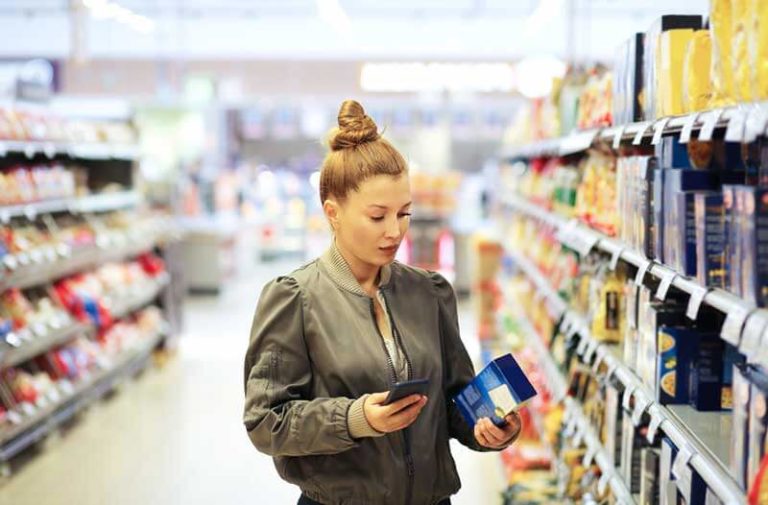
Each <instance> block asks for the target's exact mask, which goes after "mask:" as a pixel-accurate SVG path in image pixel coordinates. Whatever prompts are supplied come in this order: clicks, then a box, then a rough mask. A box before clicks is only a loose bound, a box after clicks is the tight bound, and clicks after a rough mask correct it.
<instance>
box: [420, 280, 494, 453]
mask: <svg viewBox="0 0 768 505" xmlns="http://www.w3.org/2000/svg"><path fill="white" fill-rule="evenodd" d="M430 276H431V279H432V284H433V287H434V289H435V295H436V297H437V304H438V309H439V312H440V316H439V317H440V341H441V345H442V347H443V370H444V372H443V373H444V388H445V399H446V400H445V401H446V403H447V410H448V429H449V433H450V436H451V438H455V439H457V440H458V441H459V442H461V443H462V444H463V445H465V446H467V447H469V448H470V449H472V450H474V451H482V452H490V451H494V450H495V449H489V448H487V447H483V446H482V445H480V444H479V443H478V442H477V440H476V439H475V432H474V428H475V427H474V426H469V425H468V424H467V422H466V421H465V420H464V416H462V415H461V412H460V411H459V408H458V406H456V403H455V402H454V401H453V397H454V396H456V395H457V394H459V393H460V392H461V390H462V389H464V387H465V386H466V385H467V384H469V383H470V382H472V379H474V378H475V368H474V366H473V365H472V360H471V359H470V358H469V353H467V349H466V347H464V343H463V342H462V341H461V335H460V333H459V314H458V311H457V307H456V295H455V294H454V292H453V288H452V287H451V285H450V284H449V283H448V281H447V280H445V278H444V277H443V276H442V275H440V274H438V273H435V272H430Z"/></svg>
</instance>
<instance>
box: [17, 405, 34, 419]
mask: <svg viewBox="0 0 768 505" xmlns="http://www.w3.org/2000/svg"><path fill="white" fill-rule="evenodd" d="M19 406H20V407H21V411H22V412H23V413H24V415H25V416H27V417H31V416H34V415H35V414H36V413H37V408H35V406H34V405H32V404H31V403H29V402H23V403H21V404H20V405H19Z"/></svg>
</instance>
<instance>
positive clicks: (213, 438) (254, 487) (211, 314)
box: [0, 264, 502, 505]
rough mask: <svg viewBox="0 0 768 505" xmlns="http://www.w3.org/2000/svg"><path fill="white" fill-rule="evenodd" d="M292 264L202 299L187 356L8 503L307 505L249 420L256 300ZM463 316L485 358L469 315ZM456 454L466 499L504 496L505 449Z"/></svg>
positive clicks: (9, 491) (67, 441) (81, 429)
mask: <svg viewBox="0 0 768 505" xmlns="http://www.w3.org/2000/svg"><path fill="white" fill-rule="evenodd" d="M292 266H293V265H286V264H271V265H266V266H262V267H258V268H257V269H255V271H254V272H253V273H252V274H249V275H248V276H247V278H244V279H240V280H239V281H237V283H236V284H235V285H234V286H232V287H231V288H230V289H228V290H227V291H225V292H224V293H223V294H222V295H221V296H220V297H218V298H214V297H210V298H192V299H190V300H189V302H188V304H187V305H186V313H187V319H186V320H187V326H186V331H185V334H184V335H183V337H182V340H181V347H180V352H179V354H178V355H177V356H176V357H175V358H173V359H172V360H171V361H170V362H169V363H167V364H166V365H165V366H164V367H163V368H157V367H155V368H152V369H150V370H147V371H145V372H144V373H143V375H142V376H141V377H140V378H139V379H138V380H137V381H134V382H131V383H130V384H126V385H125V386H124V387H122V389H121V390H120V391H119V392H118V393H117V394H116V395H114V397H112V398H111V399H110V400H107V401H104V402H101V403H100V404H98V405H97V406H95V407H94V408H92V409H91V410H90V411H89V412H86V413H85V415H83V416H81V419H79V421H78V422H76V423H75V424H74V425H73V426H72V428H71V429H70V430H69V431H68V432H67V433H66V435H65V436H63V437H61V438H60V439H58V440H55V441H51V443H49V444H48V445H47V447H46V448H45V450H43V451H41V452H40V454H38V455H37V456H36V457H34V458H32V459H31V460H30V461H29V463H28V464H26V465H25V466H24V467H23V468H22V469H21V470H20V471H19V473H18V474H16V475H15V476H14V477H13V478H12V479H11V480H10V481H9V482H8V483H7V484H6V485H4V486H2V487H0V504H2V505H6V504H7V505H11V504H13V505H33V504H34V505H37V504H40V503H44V504H46V505H65V504H66V505H70V504H73V503H77V504H78V505H106V504H109V505H129V504H130V505H136V504H142V505H155V504H157V505H167V504H179V505H181V504H184V505H194V504H210V503H222V504H247V503H269V504H291V503H295V502H296V499H297V496H298V493H297V490H296V489H295V488H294V487H292V486H289V485H287V484H285V483H283V482H282V481H281V480H280V479H279V478H278V477H277V473H276V472H275V470H274V467H273V466H272V461H271V459H270V458H268V457H266V456H263V455H261V454H259V453H258V452H257V451H256V450H255V449H254V448H253V447H252V446H251V445H250V443H249V442H248V438H247V437H246V435H245V431H244V429H243V427H242V424H241V421H240V419H241V410H242V401H243V398H242V397H243V392H242V357H243V353H244V351H245V346H246V343H247V338H248V330H249V327H250V324H251V318H252V316H253V309H254V307H255V303H256V298H257V296H258V293H259V291H260V289H261V287H262V285H263V284H264V283H265V282H266V280H268V279H269V278H270V277H272V276H274V275H275V273H278V272H285V271H288V270H289V269H290V268H291V267H292ZM462 312H463V314H462V329H463V330H464V334H465V336H467V339H466V340H467V342H468V347H469V348H470V352H472V353H473V354H477V353H478V352H479V347H478V345H477V342H476V341H474V339H473V338H472V335H473V334H474V331H473V328H472V324H471V323H472V321H471V320H470V319H469V317H468V314H469V312H468V311H467V310H463V311H462ZM454 454H455V457H456V460H457V465H458V467H459V472H460V474H461V477H462V481H463V482H464V489H463V490H462V492H461V493H460V494H459V495H458V496H457V497H456V499H455V500H454V504H456V505H470V504H471V505H478V504H496V503H499V498H498V496H499V490H500V489H501V485H502V484H501V482H502V475H501V463H500V461H499V458H498V456H497V455H494V454H477V453H473V452H472V451H469V450H466V449H464V448H463V447H461V446H459V445H458V444H456V447H455V450H454ZM493 482H497V483H498V485H492V483H493Z"/></svg>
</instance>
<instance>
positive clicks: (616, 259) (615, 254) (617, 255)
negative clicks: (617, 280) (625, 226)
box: [608, 248, 624, 270]
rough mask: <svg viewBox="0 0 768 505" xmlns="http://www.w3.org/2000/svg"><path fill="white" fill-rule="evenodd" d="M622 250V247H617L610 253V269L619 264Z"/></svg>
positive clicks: (614, 268)
mask: <svg viewBox="0 0 768 505" xmlns="http://www.w3.org/2000/svg"><path fill="white" fill-rule="evenodd" d="M623 252H624V249H623V248H619V249H616V250H615V251H613V254H611V263H610V265H608V266H609V267H610V268H611V270H616V267H617V266H618V265H619V260H620V259H621V253H623Z"/></svg>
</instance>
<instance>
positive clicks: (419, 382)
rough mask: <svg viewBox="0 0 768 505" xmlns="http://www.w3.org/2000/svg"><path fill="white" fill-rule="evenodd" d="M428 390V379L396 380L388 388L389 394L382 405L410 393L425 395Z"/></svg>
mask: <svg viewBox="0 0 768 505" xmlns="http://www.w3.org/2000/svg"><path fill="white" fill-rule="evenodd" d="M428 391H429V379H414V380H410V381H405V382H398V383H396V384H395V385H394V386H392V389H390V390H389V396H387V399H386V400H384V403H383V405H389V404H390V403H392V402H396V401H397V400H402V399H403V398H405V397H406V396H411V395H424V396H426V395H427V392H428Z"/></svg>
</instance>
